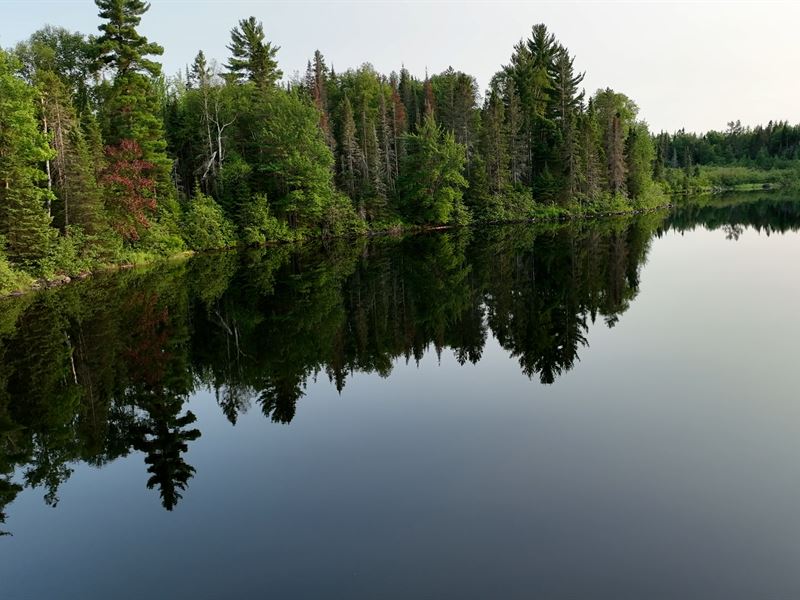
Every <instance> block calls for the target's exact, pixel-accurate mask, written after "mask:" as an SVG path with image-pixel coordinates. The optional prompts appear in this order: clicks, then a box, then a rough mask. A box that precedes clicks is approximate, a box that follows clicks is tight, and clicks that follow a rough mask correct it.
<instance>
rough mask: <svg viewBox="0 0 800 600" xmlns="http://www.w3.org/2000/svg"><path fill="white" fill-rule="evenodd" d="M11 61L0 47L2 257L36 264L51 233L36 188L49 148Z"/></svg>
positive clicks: (46, 198) (42, 194)
mask: <svg viewBox="0 0 800 600" xmlns="http://www.w3.org/2000/svg"><path fill="white" fill-rule="evenodd" d="M14 66H15V65H14V63H13V62H12V61H11V59H10V57H9V56H8V55H7V54H6V53H5V52H4V51H3V50H0V233H2V234H4V235H5V241H6V249H7V252H8V257H9V258H10V259H11V260H12V261H14V262H15V263H17V264H19V265H20V266H22V267H24V268H30V269H36V267H37V265H38V262H39V261H40V260H41V259H42V258H44V257H45V256H47V254H48V253H49V252H50V246H51V244H52V243H53V239H54V238H55V236H56V235H57V232H56V231H55V230H53V229H51V228H50V220H51V219H50V216H49V214H48V212H47V210H46V208H45V206H46V205H49V203H50V202H51V201H52V194H51V193H50V192H49V191H47V190H46V189H42V188H41V187H39V186H40V184H41V183H42V182H43V181H45V180H46V179H47V176H46V175H45V173H44V171H43V170H42V168H41V165H42V164H44V163H45V161H47V160H49V159H50V158H51V157H52V152H51V150H50V148H49V146H48V144H47V138H46V137H45V136H44V135H43V134H42V133H41V132H40V131H39V129H38V125H37V121H36V113H35V111H34V98H35V90H34V89H33V88H32V87H31V86H29V85H27V84H26V83H24V82H23V81H21V80H20V79H18V78H17V77H15V76H14V74H13V69H14Z"/></svg>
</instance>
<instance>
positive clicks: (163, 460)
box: [133, 401, 200, 510]
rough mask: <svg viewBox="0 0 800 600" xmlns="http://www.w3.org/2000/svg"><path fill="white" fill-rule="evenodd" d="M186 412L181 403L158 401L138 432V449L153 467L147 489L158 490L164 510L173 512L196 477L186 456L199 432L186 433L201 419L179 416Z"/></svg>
mask: <svg viewBox="0 0 800 600" xmlns="http://www.w3.org/2000/svg"><path fill="white" fill-rule="evenodd" d="M181 408H182V402H180V401H172V402H170V401H155V402H153V403H152V404H151V405H150V406H149V407H148V412H149V414H148V418H147V419H145V420H144V421H142V422H141V423H140V425H139V428H138V433H139V436H138V437H137V439H136V440H135V441H134V444H133V445H134V448H135V449H136V450H140V451H142V452H144V453H145V454H146V455H147V456H146V457H145V459H144V462H145V463H146V464H147V465H149V466H148V467H147V472H148V473H150V475H151V476H150V479H148V481H147V487H148V488H149V489H153V488H154V487H156V486H158V489H159V494H160V495H161V502H162V504H163V505H164V508H166V509H167V510H172V509H173V508H175V505H176V504H177V503H178V500H180V499H181V498H182V497H183V496H182V494H181V493H180V492H181V491H185V490H186V486H187V485H188V482H189V479H191V477H192V476H193V475H194V472H195V470H194V467H192V466H191V465H189V464H188V463H186V461H184V459H183V454H184V453H185V452H187V451H188V449H189V445H188V444H187V442H191V441H194V440H196V439H197V438H199V437H200V430H199V429H189V430H184V429H183V428H184V427H186V426H187V425H191V424H192V423H194V422H195V421H196V420H197V418H196V417H195V416H194V414H193V413H192V412H191V411H187V413H186V414H185V415H183V416H181V417H179V416H178V413H179V412H180V410H181Z"/></svg>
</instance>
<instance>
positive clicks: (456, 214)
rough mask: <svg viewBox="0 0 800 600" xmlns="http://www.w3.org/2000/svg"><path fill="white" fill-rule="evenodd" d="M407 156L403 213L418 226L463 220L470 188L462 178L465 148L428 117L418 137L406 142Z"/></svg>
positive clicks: (413, 135)
mask: <svg viewBox="0 0 800 600" xmlns="http://www.w3.org/2000/svg"><path fill="white" fill-rule="evenodd" d="M405 143H406V151H407V155H406V158H405V162H404V170H403V173H404V174H403V176H402V177H401V179H400V182H399V185H400V190H401V198H402V205H401V211H402V212H403V213H404V214H405V215H406V216H407V217H408V218H409V219H410V220H412V221H414V222H416V223H436V224H444V223H450V222H451V221H452V220H453V219H454V218H458V219H463V212H462V210H461V208H460V205H461V204H462V198H463V191H464V189H465V188H466V187H467V186H468V182H467V180H466V179H465V178H464V176H463V175H462V174H461V172H462V170H463V168H464V162H465V160H466V157H465V151H464V147H463V146H461V145H460V144H457V143H456V141H455V138H454V137H453V135H452V134H451V133H446V132H444V131H442V130H441V129H440V128H439V126H438V125H436V123H435V121H434V119H433V116H432V115H428V116H427V117H426V118H425V122H424V123H423V125H422V127H421V128H420V130H419V132H418V133H415V134H409V135H408V136H407V137H406V140H405Z"/></svg>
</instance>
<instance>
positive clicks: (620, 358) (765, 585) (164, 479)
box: [0, 196, 800, 599]
mask: <svg viewBox="0 0 800 600" xmlns="http://www.w3.org/2000/svg"><path fill="white" fill-rule="evenodd" d="M799 226H800V203H796V202H794V201H792V200H786V199H782V198H776V197H763V198H762V197H760V196H748V197H745V198H738V197H734V198H723V199H715V200H713V201H708V202H705V203H702V204H697V205H693V206H691V207H688V208H684V209H681V210H678V211H676V212H675V213H673V214H667V213H653V214H649V215H644V216H641V217H637V218H625V219H613V220H603V221H596V222H587V223H581V224H578V225H537V226H513V227H496V228H490V229H486V230H484V231H472V232H469V231H458V232H450V233H440V234H434V235H420V236H412V237H406V238H403V239H394V238H381V239H375V240H371V241H359V242H355V243H352V242H350V243H336V244H331V245H329V246H327V247H322V248H320V247H313V246H306V247H303V248H300V249H298V248H276V249H269V250H266V251H260V252H254V253H244V254H238V255H237V254H217V255H211V256H204V257H198V258H196V259H194V260H192V261H189V262H187V263H182V264H175V265H171V266H159V267H156V268H152V269H149V270H137V271H135V272H128V273H121V274H116V275H110V276H104V277H97V278H95V279H93V280H91V281H86V282H81V283H78V284H75V285H70V286H67V287H65V288H62V289H59V290H54V291H48V292H45V293H40V294H37V295H32V296H26V297H23V298H19V299H13V300H9V301H5V302H3V303H2V304H0V352H1V353H2V354H1V357H2V358H1V361H0V474H2V478H0V512H1V513H2V515H0V530H2V531H4V532H6V533H8V534H10V535H7V536H3V537H0V597H2V598H11V599H16V598H26V599H27V598H63V599H70V598H76V599H77V598H80V599H91V598H137V599H138V598H145V597H151V598H225V597H279V598H334V597H341V598H443V597H452V598H491V597H497V598H499V597H503V598H539V597H541V598H550V599H552V598H579V597H583V598H589V597H590V598H651V599H652V598H665V599H674V598H704V599H705V598H726V599H733V598H796V597H800V574H799V573H798V570H797V563H798V559H800V518H799V517H800V469H798V464H800V443H799V442H798V440H800V402H798V399H797V398H798V396H797V392H796V390H797V376H796V373H797V359H798V350H797V340H798V339H800V322H799V321H798V319H797V318H796V316H797V307H798V305H800V304H799V301H800V278H799V277H798V276H797V271H798V269H797V265H798V264H800V237H799V236H798V233H797V231H798V227H799Z"/></svg>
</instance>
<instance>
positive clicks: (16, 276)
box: [0, 237, 33, 294]
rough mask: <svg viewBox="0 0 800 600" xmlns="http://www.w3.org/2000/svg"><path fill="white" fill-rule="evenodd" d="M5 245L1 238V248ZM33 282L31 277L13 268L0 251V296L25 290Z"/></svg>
mask: <svg viewBox="0 0 800 600" xmlns="http://www.w3.org/2000/svg"><path fill="white" fill-rule="evenodd" d="M4 245H5V241H4V240H3V238H2V237H0V247H2V246H4ZM32 282H33V278H32V277H31V276H30V275H27V274H25V273H22V272H20V271H17V270H16V269H14V268H12V267H11V265H10V264H9V262H8V259H7V258H6V255H5V253H4V252H2V251H1V250H0V294H8V293H10V292H14V291H16V290H21V289H24V288H25V287H27V286H29V285H30V284H31V283H32Z"/></svg>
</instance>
